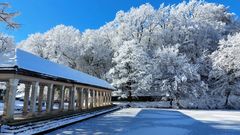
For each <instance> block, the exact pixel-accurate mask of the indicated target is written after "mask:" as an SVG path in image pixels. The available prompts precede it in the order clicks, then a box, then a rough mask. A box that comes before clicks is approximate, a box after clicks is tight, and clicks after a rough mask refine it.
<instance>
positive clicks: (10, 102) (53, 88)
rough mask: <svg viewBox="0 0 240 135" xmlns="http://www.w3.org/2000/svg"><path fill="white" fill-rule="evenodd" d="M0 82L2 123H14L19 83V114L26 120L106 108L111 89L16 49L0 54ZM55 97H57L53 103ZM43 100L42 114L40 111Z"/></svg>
mask: <svg viewBox="0 0 240 135" xmlns="http://www.w3.org/2000/svg"><path fill="white" fill-rule="evenodd" d="M0 82H6V84H7V89H6V93H5V96H4V110H3V118H4V119H5V120H6V121H11V120H14V107H15V97H16V91H17V88H18V85H19V84H20V83H23V84H24V85H25V90H24V91H25V93H24V103H23V109H22V110H23V111H22V114H23V116H27V117H33V116H35V115H37V114H44V113H47V114H51V113H52V112H53V111H54V113H56V112H57V113H60V112H63V111H80V110H82V109H91V108H95V107H101V106H108V105H111V92H112V90H114V87H112V86H111V85H110V84H109V83H108V82H106V81H104V80H101V79H98V78H96V77H93V76H91V75H88V74H86V73H83V72H80V71H77V70H74V69H71V68H69V67H66V66H64V65H60V64H57V63H54V62H51V61H48V60H45V59H43V58H41V57H38V56H35V55H33V54H31V53H28V52H25V51H23V50H20V49H15V50H11V51H9V52H7V53H6V52H5V53H4V54H0ZM29 97H30V105H29ZM44 97H46V99H44ZM56 97H59V98H57V101H55V100H56ZM44 101H46V109H45V110H46V111H44V110H43V102H44ZM37 103H38V104H37ZM56 103H58V104H57V109H56V105H55V104H56ZM65 104H67V109H66V108H65V106H66V105H65Z"/></svg>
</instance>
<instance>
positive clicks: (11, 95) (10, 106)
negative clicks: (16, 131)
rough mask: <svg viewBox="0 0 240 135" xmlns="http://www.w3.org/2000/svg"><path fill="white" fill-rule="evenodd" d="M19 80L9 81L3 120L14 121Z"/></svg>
mask: <svg viewBox="0 0 240 135" xmlns="http://www.w3.org/2000/svg"><path fill="white" fill-rule="evenodd" d="M18 82H19V80H18V79H9V82H8V83H7V89H6V94H5V99H4V109H3V119H4V120H6V121H11V120H13V119H14V107H15V97H16V91H17V86H18Z"/></svg>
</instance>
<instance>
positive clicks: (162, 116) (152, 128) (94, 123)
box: [49, 108, 240, 135]
mask: <svg viewBox="0 0 240 135" xmlns="http://www.w3.org/2000/svg"><path fill="white" fill-rule="evenodd" d="M55 134H58V135H60V134H62V135H65V134H81V135H84V134H89V135H90V134H91V135H92V134H94V135H101V134H104V135H107V134H111V135H112V134H120V135H151V134H153V135H157V134H162V135H239V134H240V111H221V110H213V111H205V110H174V109H151V108H125V109H122V110H119V111H115V112H112V113H109V114H106V115H102V116H99V117H96V118H92V119H89V120H86V121H83V122H79V123H76V124H73V125H70V126H67V127H65V128H61V129H58V130H56V131H53V132H51V133H49V135H55Z"/></svg>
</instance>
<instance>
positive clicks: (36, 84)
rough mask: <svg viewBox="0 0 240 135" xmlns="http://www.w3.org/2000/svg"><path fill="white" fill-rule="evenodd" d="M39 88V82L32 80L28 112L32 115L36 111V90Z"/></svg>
mask: <svg viewBox="0 0 240 135" xmlns="http://www.w3.org/2000/svg"><path fill="white" fill-rule="evenodd" d="M38 89H39V82H32V92H31V101H30V114H31V115H34V113H35V111H36V99H37V91H38Z"/></svg>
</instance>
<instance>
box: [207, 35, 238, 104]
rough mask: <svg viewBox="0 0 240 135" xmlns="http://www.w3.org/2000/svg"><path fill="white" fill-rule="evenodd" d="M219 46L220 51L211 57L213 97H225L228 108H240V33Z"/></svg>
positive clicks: (221, 42)
mask: <svg viewBox="0 0 240 135" xmlns="http://www.w3.org/2000/svg"><path fill="white" fill-rule="evenodd" d="M219 44H220V46H219V49H218V50H217V51H215V52H214V53H213V54H212V55H211V58H212V64H213V70H212V71H211V72H210V74H209V76H210V77H209V78H210V86H211V88H212V89H211V95H213V96H214V95H219V96H218V98H219V97H223V98H224V99H225V101H224V102H222V104H224V106H226V107H232V108H234V107H235V108H240V105H237V104H239V100H236V99H239V98H240V97H239V95H240V90H239V86H240V33H237V34H235V35H233V36H228V38H227V39H226V40H224V39H223V40H221V41H220V43H219ZM229 98H231V99H229ZM233 98H234V100H233ZM229 102H230V103H229Z"/></svg>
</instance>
